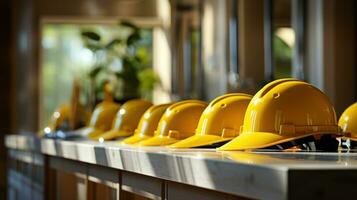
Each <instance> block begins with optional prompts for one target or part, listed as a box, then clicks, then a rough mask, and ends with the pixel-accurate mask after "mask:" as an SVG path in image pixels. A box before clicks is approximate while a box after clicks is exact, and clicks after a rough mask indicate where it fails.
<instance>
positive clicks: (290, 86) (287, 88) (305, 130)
mask: <svg viewBox="0 0 357 200" xmlns="http://www.w3.org/2000/svg"><path fill="white" fill-rule="evenodd" d="M338 132H339V129H338V126H337V120H336V114H335V110H334V108H333V106H332V104H331V103H330V101H329V99H328V98H327V96H326V95H325V94H324V93H322V92H321V91H320V90H319V89H317V88H315V87H314V86H312V85H310V84H308V83H305V82H303V81H298V80H295V79H280V80H276V81H273V82H271V83H269V84H267V85H266V86H264V87H263V88H262V89H261V90H260V91H259V92H258V93H257V94H256V95H254V97H253V99H252V100H251V102H250V103H249V105H248V108H247V111H246V114H245V117H244V123H243V129H242V132H241V133H240V135H239V136H238V137H236V138H235V139H233V140H232V141H230V142H228V143H227V144H225V145H223V146H222V147H220V148H219V150H244V149H257V148H267V147H269V148H270V147H275V148H278V149H286V148H289V147H291V146H292V145H294V144H295V143H300V144H301V143H304V144H306V143H308V141H307V139H308V140H312V141H315V139H318V137H320V136H321V137H322V138H321V139H325V138H329V137H332V135H331V134H332V133H336V134H337V133H338ZM325 136H326V137H325ZM333 140H334V139H333ZM321 141H325V140H321ZM331 141H332V140H331ZM334 142H336V140H334ZM334 142H332V143H331V145H334V144H335V143H334ZM336 148H337V146H336Z"/></svg>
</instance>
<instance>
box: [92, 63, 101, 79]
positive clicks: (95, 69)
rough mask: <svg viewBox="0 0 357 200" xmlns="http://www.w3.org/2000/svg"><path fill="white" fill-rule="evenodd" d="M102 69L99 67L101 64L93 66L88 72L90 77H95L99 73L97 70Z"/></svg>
mask: <svg viewBox="0 0 357 200" xmlns="http://www.w3.org/2000/svg"><path fill="white" fill-rule="evenodd" d="M102 69H103V67H101V66H98V67H95V68H93V69H92V70H91V71H90V72H89V77H90V78H92V79H93V78H95V77H96V76H97V75H98V74H99V72H100V71H102Z"/></svg>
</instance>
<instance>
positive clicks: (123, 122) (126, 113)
mask: <svg viewBox="0 0 357 200" xmlns="http://www.w3.org/2000/svg"><path fill="white" fill-rule="evenodd" d="M150 106H152V103H151V102H150V101H147V100H143V99H133V100H129V101H127V102H125V103H124V104H123V105H122V106H121V107H120V109H119V111H118V113H117V115H116V116H115V119H114V122H113V127H112V129H111V130H109V131H107V132H105V133H103V134H102V135H99V136H97V137H96V138H95V139H100V140H112V139H115V138H117V137H124V136H130V135H132V134H133V133H134V130H135V129H136V127H137V126H138V123H139V120H140V118H141V116H142V115H143V114H144V112H145V111H146V110H147V109H148V108H149V107H150Z"/></svg>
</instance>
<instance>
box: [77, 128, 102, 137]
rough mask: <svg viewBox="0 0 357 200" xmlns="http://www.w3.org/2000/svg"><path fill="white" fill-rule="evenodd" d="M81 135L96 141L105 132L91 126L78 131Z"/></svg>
mask: <svg viewBox="0 0 357 200" xmlns="http://www.w3.org/2000/svg"><path fill="white" fill-rule="evenodd" d="M78 132H79V134H80V135H82V136H83V137H88V138H89V139H95V137H97V136H98V135H100V134H103V131H102V130H100V129H97V128H94V127H91V126H88V127H84V128H82V129H79V130H78Z"/></svg>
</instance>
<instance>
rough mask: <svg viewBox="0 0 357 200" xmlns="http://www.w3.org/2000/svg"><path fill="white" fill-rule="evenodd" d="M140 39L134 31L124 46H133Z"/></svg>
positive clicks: (137, 32)
mask: <svg viewBox="0 0 357 200" xmlns="http://www.w3.org/2000/svg"><path fill="white" fill-rule="evenodd" d="M140 39H141V35H140V33H139V31H135V32H134V33H133V34H131V35H130V36H129V37H128V39H127V40H126V44H127V45H128V46H130V45H133V44H135V43H136V42H137V41H139V40H140Z"/></svg>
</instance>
